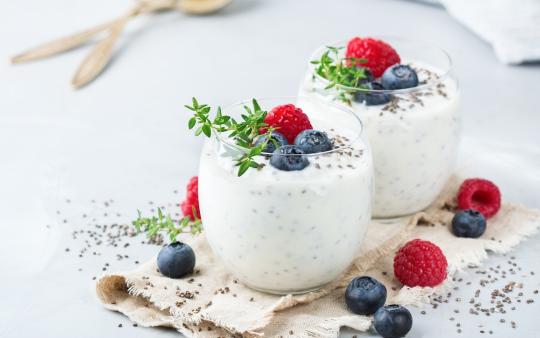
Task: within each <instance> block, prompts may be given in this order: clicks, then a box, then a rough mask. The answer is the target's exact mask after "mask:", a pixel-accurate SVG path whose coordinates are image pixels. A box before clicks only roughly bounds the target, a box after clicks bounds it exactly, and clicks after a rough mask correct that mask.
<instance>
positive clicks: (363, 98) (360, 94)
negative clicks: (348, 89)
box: [353, 82, 392, 106]
mask: <svg viewBox="0 0 540 338" xmlns="http://www.w3.org/2000/svg"><path fill="white" fill-rule="evenodd" d="M362 87H363V88H362V89H359V90H358V91H356V92H354V95H353V98H354V101H356V102H359V103H364V104H365V105H366V106H378V105H381V104H386V103H388V102H390V99H391V98H392V95H390V94H388V93H384V92H374V90H375V91H378V90H384V88H383V86H382V85H381V84H380V83H378V82H369V83H366V84H365V85H363V86H362Z"/></svg>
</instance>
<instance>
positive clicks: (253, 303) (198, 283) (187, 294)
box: [96, 179, 540, 338]
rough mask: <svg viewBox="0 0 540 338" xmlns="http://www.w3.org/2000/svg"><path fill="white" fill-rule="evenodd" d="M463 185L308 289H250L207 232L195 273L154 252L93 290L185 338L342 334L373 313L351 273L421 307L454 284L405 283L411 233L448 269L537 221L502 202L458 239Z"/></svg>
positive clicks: (511, 242)
mask: <svg viewBox="0 0 540 338" xmlns="http://www.w3.org/2000/svg"><path fill="white" fill-rule="evenodd" d="M458 186H459V182H458V180H457V179H452V180H451V181H450V183H449V184H448V185H447V188H446V189H445V191H444V192H443V194H442V195H441V197H440V198H439V199H438V200H437V201H436V202H435V203H434V204H433V205H432V206H431V207H430V208H428V210H426V211H425V212H421V213H418V214H416V215H413V216H410V217H405V218H400V219H396V220H392V221H373V222H372V223H371V224H370V226H369V229H368V233H367V236H366V239H365V241H364V244H363V248H362V250H361V253H360V255H359V257H358V258H357V259H356V260H355V261H354V263H353V264H352V266H351V267H350V268H349V269H348V271H347V272H346V273H345V275H344V276H343V277H342V278H340V279H339V280H337V281H335V282H333V283H332V284H330V285H327V286H326V287H324V288H323V289H321V290H318V291H316V292H311V293H308V294H304V295H295V296H293V295H287V296H282V297H281V296H274V295H268V294H264V293H261V292H257V291H254V290H251V289H249V288H247V287H245V286H244V285H242V284H241V283H239V282H237V281H236V280H235V279H234V277H233V276H231V275H229V274H228V273H227V272H226V271H225V270H224V268H223V267H222V265H221V264H220V262H219V260H218V259H216V257H214V256H213V254H212V252H211V250H210V248H209V246H208V245H207V243H206V240H205V238H204V236H202V235H201V236H199V237H197V238H192V239H190V240H188V241H189V242H190V244H191V245H192V246H193V249H194V250H195V252H196V255H197V266H196V271H195V274H194V275H192V276H189V277H186V278H184V279H179V280H174V279H169V278H166V277H163V276H162V275H161V274H160V273H159V272H158V271H157V266H156V263H155V258H152V259H151V260H150V261H148V262H147V263H146V264H144V265H142V266H140V267H139V268H138V269H136V270H133V271H128V272H121V273H116V274H109V275H105V276H103V277H101V278H100V279H99V280H98V282H97V284H96V292H97V295H98V297H99V299H100V301H101V302H102V303H103V305H104V306H105V307H106V308H108V309H111V310H115V311H119V312H121V313H123V314H125V315H126V316H128V317H129V318H130V319H131V320H132V321H134V322H136V323H137V324H139V325H142V326H169V327H173V328H175V329H177V330H178V331H179V332H181V333H183V334H184V335H186V336H187V337H204V338H206V337H240V336H243V337H258V336H264V337H279V336H283V337H287V336H294V337H337V336H338V335H339V330H340V328H341V327H342V326H348V327H351V328H353V329H356V330H359V331H366V330H368V329H369V327H370V325H371V319H370V318H369V317H365V316H358V315H353V314H351V313H350V312H349V311H348V310H347V308H346V306H345V303H344V299H343V294H344V289H343V288H344V287H345V286H346V285H347V284H348V282H349V281H350V280H351V278H352V277H353V276H358V275H366V274H367V275H370V276H373V277H375V278H377V279H378V280H379V281H381V282H383V283H384V284H385V285H386V287H387V289H388V291H389V292H388V300H387V303H398V304H404V305H420V304H422V303H426V302H429V297H430V296H431V295H433V294H434V293H438V292H441V291H443V290H445V289H446V288H448V287H450V286H451V285H450V284H451V283H452V282H451V278H447V280H446V282H445V283H443V284H442V285H441V286H439V287H437V288H420V287H415V288H409V287H403V286H402V285H401V284H400V283H399V282H398V281H396V280H395V279H394V276H393V268H392V261H393V256H394V255H393V254H394V252H395V251H396V249H397V248H398V247H399V246H400V245H401V244H403V243H404V242H406V241H407V240H409V239H412V238H422V239H426V240H430V241H432V242H434V243H436V244H437V245H439V246H440V247H441V248H442V250H443V251H444V253H445V255H446V258H447V259H448V269H449V271H448V272H449V275H450V276H451V275H452V274H453V273H455V272H456V271H459V270H460V269H462V268H464V267H466V266H468V265H478V264H480V262H481V261H482V260H484V259H485V258H486V257H487V252H488V251H490V252H496V253H504V252H507V251H509V250H510V249H511V248H512V247H514V246H515V245H516V244H518V243H519V242H520V241H521V240H523V239H524V238H525V237H527V236H530V235H532V234H534V233H536V232H537V231H538V229H539V227H540V211H537V210H530V209H526V208H524V207H521V206H518V205H512V204H504V205H503V206H502V208H501V210H500V211H499V213H498V214H497V215H496V216H495V217H493V218H492V219H490V220H489V221H488V227H487V230H486V232H485V234H484V235H483V236H482V237H481V238H480V239H467V238H458V237H455V236H453V235H452V233H451V232H450V231H449V229H448V226H449V223H450V220H451V219H452V216H453V213H452V210H453V208H454V207H455V200H454V196H455V193H456V190H457V187H458Z"/></svg>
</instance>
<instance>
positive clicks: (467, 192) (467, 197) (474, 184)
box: [457, 178, 501, 219]
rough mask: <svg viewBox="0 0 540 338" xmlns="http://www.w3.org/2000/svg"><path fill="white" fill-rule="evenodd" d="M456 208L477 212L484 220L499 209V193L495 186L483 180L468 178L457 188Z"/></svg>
mask: <svg viewBox="0 0 540 338" xmlns="http://www.w3.org/2000/svg"><path fill="white" fill-rule="evenodd" d="M457 200H458V208H459V209H461V210H465V209H473V210H476V211H479V212H480V213H482V215H484V217H485V218H486V219H488V218H490V217H492V216H493V215H495V214H496V213H497V211H499V209H500V208H501V192H500V191H499V188H497V186H496V185H495V184H494V183H493V182H491V181H488V180H485V179H483V178H469V179H467V180H465V181H463V183H461V186H460V187H459V192H458V197H457Z"/></svg>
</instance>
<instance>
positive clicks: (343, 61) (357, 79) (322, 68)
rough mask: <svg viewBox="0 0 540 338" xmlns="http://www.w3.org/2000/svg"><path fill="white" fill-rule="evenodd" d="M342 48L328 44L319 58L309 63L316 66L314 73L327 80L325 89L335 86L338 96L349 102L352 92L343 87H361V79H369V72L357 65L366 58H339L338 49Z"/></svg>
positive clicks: (364, 61)
mask: <svg viewBox="0 0 540 338" xmlns="http://www.w3.org/2000/svg"><path fill="white" fill-rule="evenodd" d="M342 48H343V47H332V46H328V47H327V50H326V51H325V52H324V53H323V54H322V55H321V58H320V59H319V60H313V61H311V63H312V64H314V65H316V66H317V67H316V68H315V74H317V75H319V76H321V77H322V78H324V79H326V80H328V85H327V86H326V87H325V89H330V88H335V89H336V90H337V92H338V98H340V99H341V100H342V101H344V102H347V103H349V104H350V100H351V96H352V92H351V91H350V90H347V89H346V88H344V87H353V88H358V87H361V85H362V80H365V79H369V76H368V75H369V74H368V72H367V70H366V68H364V67H360V66H359V65H361V64H362V63H366V62H367V60H366V59H359V58H341V57H340V56H339V51H340V50H341V49H342Z"/></svg>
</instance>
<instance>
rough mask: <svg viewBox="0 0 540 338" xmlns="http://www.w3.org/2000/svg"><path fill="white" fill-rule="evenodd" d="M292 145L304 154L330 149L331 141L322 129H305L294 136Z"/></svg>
mask: <svg viewBox="0 0 540 338" xmlns="http://www.w3.org/2000/svg"><path fill="white" fill-rule="evenodd" d="M294 145H295V146H297V147H298V148H300V149H301V150H302V151H303V152H304V153H306V154H314V153H321V152H324V151H329V150H332V142H331V141H330V139H329V138H328V135H326V133H324V132H322V131H318V130H314V129H306V130H304V131H302V132H301V133H300V134H298V135H297V136H296V138H295V139H294Z"/></svg>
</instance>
